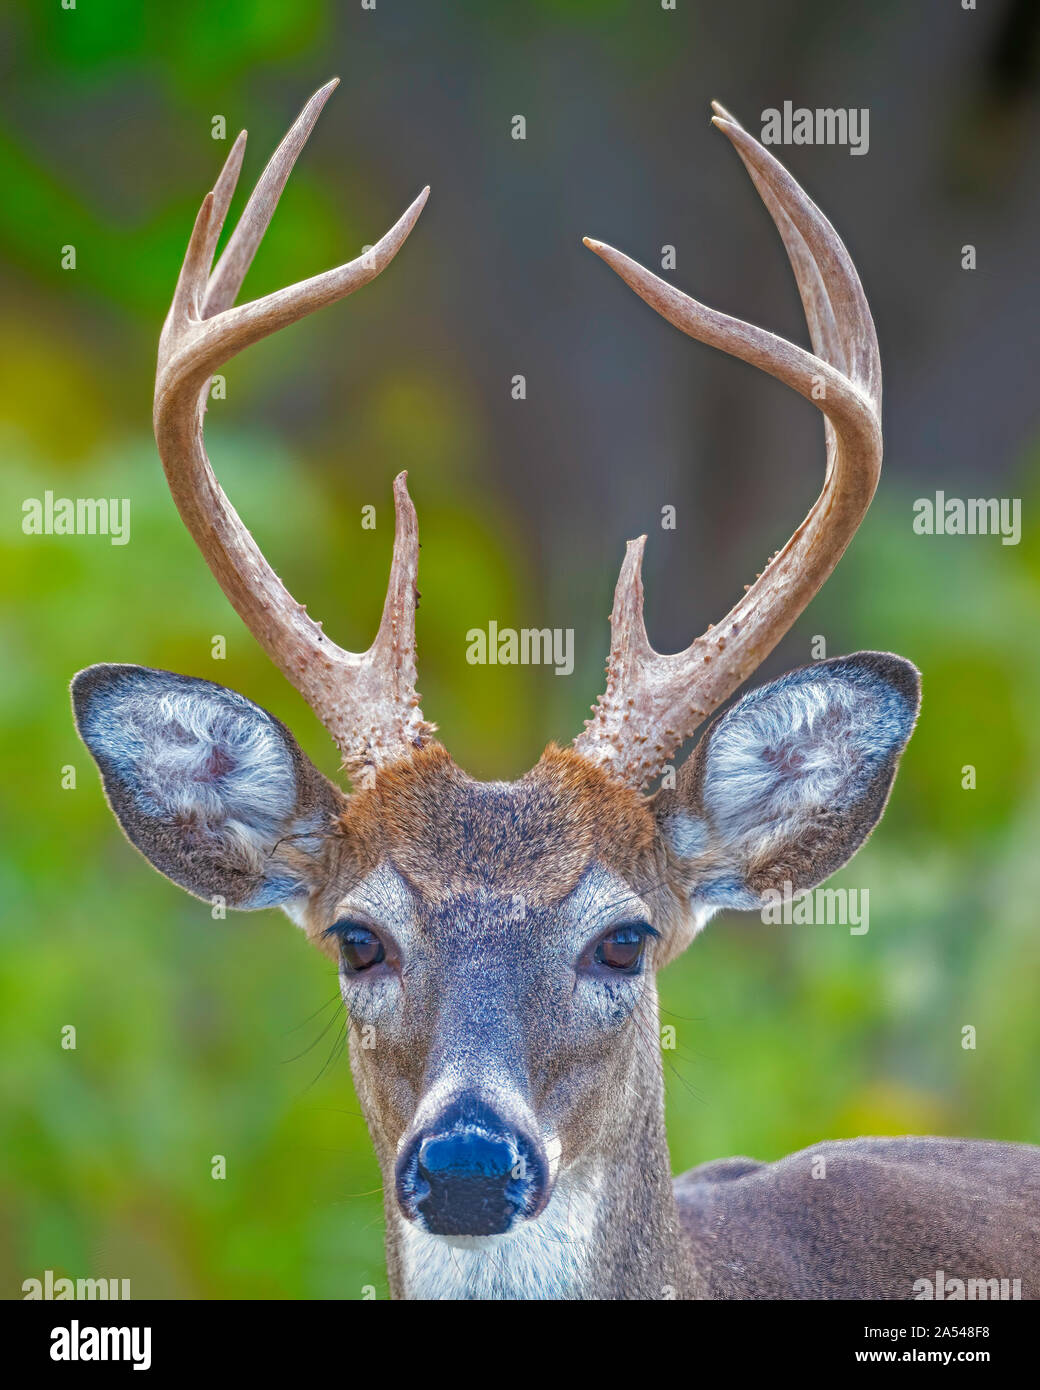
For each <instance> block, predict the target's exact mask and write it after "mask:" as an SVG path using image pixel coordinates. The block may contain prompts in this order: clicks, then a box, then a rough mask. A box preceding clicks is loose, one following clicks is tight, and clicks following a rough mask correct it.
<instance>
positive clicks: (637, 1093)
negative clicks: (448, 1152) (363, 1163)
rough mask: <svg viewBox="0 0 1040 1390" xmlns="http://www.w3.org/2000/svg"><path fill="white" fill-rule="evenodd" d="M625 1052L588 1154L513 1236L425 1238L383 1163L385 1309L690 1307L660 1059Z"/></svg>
mask: <svg viewBox="0 0 1040 1390" xmlns="http://www.w3.org/2000/svg"><path fill="white" fill-rule="evenodd" d="M644 1036H645V1035H644ZM633 1049H634V1052H633V1056H632V1058H631V1065H630V1068H629V1071H628V1074H627V1076H626V1077H625V1078H623V1080H622V1084H621V1086H620V1087H619V1088H618V1091H619V1093H618V1094H616V1095H612V1097H611V1101H610V1103H609V1104H608V1105H607V1106H606V1107H605V1111H606V1113H605V1115H604V1119H603V1123H602V1125H601V1128H600V1131H599V1134H598V1136H597V1139H596V1142H595V1143H593V1144H590V1145H589V1148H588V1150H587V1152H586V1154H585V1155H584V1156H583V1157H581V1158H579V1159H578V1160H576V1161H575V1162H573V1163H571V1164H568V1165H566V1166H564V1167H563V1168H561V1170H560V1172H559V1174H558V1176H557V1179H556V1183H555V1186H554V1189H553V1194H552V1197H551V1198H550V1201H549V1204H548V1206H547V1207H546V1209H545V1211H543V1212H542V1213H541V1215H540V1216H539V1217H537V1218H536V1219H535V1220H534V1221H530V1222H527V1223H526V1224H524V1225H523V1226H521V1227H519V1228H518V1229H517V1230H516V1231H515V1232H513V1233H510V1234H508V1235H505V1236H492V1237H484V1238H477V1237H460V1238H457V1239H455V1240H453V1241H452V1242H451V1243H449V1241H448V1239H446V1238H445V1237H443V1236H432V1235H428V1234H427V1233H425V1232H424V1231H421V1230H419V1229H418V1227H416V1226H415V1225H413V1224H412V1223H411V1222H409V1221H407V1220H405V1219H404V1217H402V1216H401V1214H400V1212H399V1211H398V1209H397V1206H396V1203H395V1202H394V1199H393V1190H394V1184H393V1178H392V1169H393V1164H392V1161H391V1162H390V1163H389V1165H388V1164H387V1163H386V1162H382V1167H383V1172H384V1190H385V1191H386V1192H387V1193H388V1194H389V1197H388V1200H387V1203H386V1217H387V1228H386V1243H387V1266H388V1271H389V1277H390V1290H391V1295H392V1296H393V1297H394V1298H413V1299H415V1298H418V1299H569V1298H573V1299H579V1298H580V1299H588V1298H603V1299H640V1298H641V1299H670V1298H684V1297H689V1296H690V1272H689V1267H688V1254H687V1252H686V1251H685V1249H684V1246H683V1241H682V1237H681V1234H680V1228H679V1219H678V1212H677V1209H676V1205H675V1198H674V1196H673V1192H672V1181H671V1176H670V1164H669V1157H668V1146H667V1143H666V1140H665V1131H664V1086H663V1078H662V1068H661V1058H660V1054H659V1053H658V1052H657V1051H656V1049H651V1047H650V1046H648V1045H647V1044H646V1043H645V1042H643V1041H642V1039H641V1038H636V1039H634V1041H633ZM381 1159H382V1155H381Z"/></svg>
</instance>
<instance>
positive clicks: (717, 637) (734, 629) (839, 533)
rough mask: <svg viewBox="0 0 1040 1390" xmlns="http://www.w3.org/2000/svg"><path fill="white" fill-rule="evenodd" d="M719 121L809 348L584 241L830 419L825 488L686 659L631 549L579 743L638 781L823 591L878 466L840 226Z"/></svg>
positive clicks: (658, 304) (875, 398) (860, 311)
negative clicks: (667, 638)
mask: <svg viewBox="0 0 1040 1390" xmlns="http://www.w3.org/2000/svg"><path fill="white" fill-rule="evenodd" d="M712 105H713V108H714V111H715V116H714V118H713V119H714V124H715V125H717V126H718V127H719V129H720V130H721V131H723V133H724V134H725V135H726V136H727V137H728V139H729V140H730V141H731V143H732V144H733V145H734V146H735V147H736V150H737V153H738V154H739V155H740V158H741V159H742V160H743V162H744V166H745V168H746V169H747V171H748V173H749V174H750V175H751V179H752V182H753V183H754V185H755V187H756V188H757V190H758V192H759V195H760V196H761V198H762V201H763V202H764V203H765V205H766V208H767V209H768V211H769V213H770V215H771V217H772V218H773V221H774V222H775V223H776V226H777V229H778V230H779V232H780V236H781V237H782V239H783V243H784V246H785V248H786V250H787V256H788V259H789V261H790V263H791V268H792V269H793V271H794V274H795V279H796V280H797V282H798V292H799V294H800V296H801V300H802V307H803V309H804V311H805V317H806V320H807V323H808V326H809V335H810V338H811V340H812V346H813V352H811V353H810V352H806V351H805V349H804V348H800V347H796V346H795V345H794V344H793V343H789V342H786V341H785V340H784V339H783V338H778V337H775V336H774V335H773V334H772V333H768V332H766V331H765V330H764V329H762V328H756V327H754V326H753V325H752V324H748V323H744V322H742V321H741V320H740V319H734V318H729V317H728V316H727V315H725V314H720V313H718V312H716V311H715V310H714V309H709V308H707V307H706V306H705V305H703V304H700V303H698V302H697V300H695V299H691V298H690V296H689V295H685V294H681V293H680V292H679V291H678V290H676V289H673V287H672V286H671V285H668V284H666V283H665V282H664V281H663V280H661V279H659V278H658V277H657V276H656V275H653V274H651V273H650V271H648V270H646V269H644V268H643V267H642V266H641V265H638V264H637V263H636V262H635V261H633V260H630V259H629V257H628V256H625V255H623V254H622V253H621V252H620V251H616V250H614V248H613V247H611V246H605V245H604V244H603V243H602V242H598V241H591V240H589V239H588V238H586V241H585V245H586V246H588V247H589V248H590V249H591V250H593V251H595V252H596V254H597V255H598V256H600V257H601V258H602V259H603V260H604V261H606V263H607V264H608V265H609V266H610V267H611V269H612V270H615V271H616V272H617V273H618V275H620V276H621V278H622V279H623V280H624V281H625V283H626V284H627V285H629V286H630V287H631V288H632V289H633V290H635V292H636V294H638V295H639V296H640V297H641V298H642V299H644V300H646V302H647V303H648V304H649V305H650V306H651V308H653V309H655V310H656V311H657V312H658V313H659V314H661V315H662V317H664V318H666V319H667V320H668V322H669V323H671V324H674V326H675V327H676V328H680V329H682V331H683V332H684V333H687V334H689V336H690V337H691V338H696V339H698V340H699V341H700V342H703V343H708V344H710V345H711V346H713V347H717V348H721V349H722V351H723V352H728V353H730V354H731V355H732V356H734V357H739V358H740V359H741V360H742V361H744V362H748V363H750V364H751V365H752V366H755V367H760V368H761V369H762V370H763V371H765V372H768V373H769V374H770V376H774V377H776V378H777V379H778V380H779V381H782V382H784V383H785V385H787V386H790V387H791V388H792V389H793V390H795V391H797V392H798V393H799V395H802V396H804V397H805V398H806V400H809V401H812V403H813V404H814V405H816V406H817V407H818V408H819V409H820V410H821V411H822V412H823V415H824V417H825V424H824V432H825V436H826V445H827V471H826V475H825V478H824V484H823V491H822V492H821V493H820V496H819V498H818V499H817V500H816V502H815V503H814V504H813V507H812V508H811V510H810V512H809V514H808V516H807V517H806V518H805V520H804V521H803V522H802V524H801V525H800V526H799V527H798V529H797V530H796V531H795V533H794V535H793V536H792V537H791V539H790V540H789V541H788V542H787V544H786V545H785V546H784V548H783V549H782V550H781V551H780V552H779V553H778V554H777V555H776V556H775V557H774V558H773V559H772V560H771V561H770V563H769V564H768V565H767V566H766V568H765V569H764V570H763V572H762V574H761V575H760V576H759V578H758V579H757V581H756V582H755V583H754V584H752V585H751V586H750V587H749V588H748V589H747V592H746V593H745V595H744V597H743V598H742V599H741V600H740V601H739V602H738V603H737V604H736V605H735V606H734V607H733V608H732V609H731V610H730V612H729V613H728V614H727V615H726V617H725V618H724V619H723V620H722V621H721V622H720V623H717V624H715V625H714V626H713V627H710V628H709V629H708V631H707V632H706V633H704V635H703V636H701V637H698V638H697V639H696V641H694V642H693V643H691V645H690V646H689V647H687V648H686V650H685V651H682V652H677V653H675V654H674V655H670V656H665V655H661V654H660V653H659V652H655V651H654V650H653V648H652V647H651V646H650V643H649V640H648V639H647V635H646V627H645V625H644V622H643V583H642V578H641V574H640V570H641V566H642V558H643V546H644V544H645V542H646V537H645V536H641V537H640V538H639V539H638V540H635V541H630V542H629V544H628V549H627V552H626V555H625V561H624V564H623V566H622V569H621V576H620V578H619V579H618V584H617V590H616V592H615V595H614V607H613V611H612V613H611V618H610V626H611V645H610V657H609V660H608V663H607V688H606V692H605V693H604V694H603V695H602V696H600V699H599V701H598V703H597V705H596V706H595V707H594V709H593V717H592V719H591V720H589V721H588V722H587V723H586V726H585V732H584V733H582V734H579V736H578V737H577V739H575V741H574V746H575V748H576V749H577V750H578V751H579V752H580V753H582V754H584V755H585V756H586V757H587V758H590V759H591V760H592V761H594V762H597V763H601V764H603V765H605V766H607V767H609V769H610V770H611V771H612V772H613V773H614V775H615V776H617V777H619V778H621V779H622V780H623V781H626V782H629V783H630V784H632V785H634V786H637V787H643V786H645V785H646V784H647V783H648V782H649V781H650V780H651V779H652V778H653V777H655V776H657V775H658V774H659V773H660V772H661V771H662V770H663V768H664V767H665V765H666V764H667V762H668V760H669V759H670V757H671V755H672V754H673V753H674V752H675V750H676V748H678V747H679V745H680V744H681V743H682V742H683V741H684V740H685V739H687V738H689V737H690V735H691V734H692V733H693V732H694V730H695V729H696V728H697V727H698V725H700V724H701V723H702V721H703V720H704V719H706V718H707V717H708V715H710V714H711V713H712V712H713V711H714V710H715V709H717V708H718V707H719V705H721V704H722V703H723V701H724V700H726V699H727V698H728V697H729V696H730V695H731V694H732V693H733V691H734V690H736V688H737V687H738V686H739V685H740V684H741V683H742V682H743V681H745V680H746V679H747V677H748V676H749V675H751V673H752V672H753V671H754V670H755V668H756V667H757V666H758V665H759V664H760V663H761V662H762V661H763V660H764V659H765V657H766V656H768V654H769V653H770V652H771V651H772V649H773V648H774V647H775V646H776V644H777V643H778V642H779V641H780V639H781V638H782V637H783V636H784V634H785V633H786V632H787V630H788V629H789V628H790V627H791V625H792V623H794V621H795V619H796V618H797V617H798V615H799V614H800V613H801V612H802V610H803V609H804V608H805V607H806V605H807V604H808V603H809V601H810V600H811V599H812V598H813V596H814V595H815V594H816V593H817V592H818V590H819V589H820V588H821V586H822V585H823V584H824V582H825V581H826V579H827V578H828V576H829V575H830V573H831V571H832V570H833V569H834V567H835V565H836V564H837V563H838V560H839V559H840V558H841V556H842V554H843V552H844V550H845V548H846V546H847V545H848V544H849V541H850V540H851V539H852V537H853V535H854V534H855V532H856V529H857V527H858V526H859V524H860V522H861V521H862V519H863V516H864V514H865V513H866V510H867V508H868V507H869V505H870V501H871V498H872V497H873V495H874V490H875V488H876V487H877V481H878V475H879V473H880V470H881V364H880V360H879V357H878V346H877V337H876V335H875V332H874V324H873V321H872V319H871V317H870V309H869V307H868V305H867V301H866V297H865V295H864V293H863V287H862V285H861V284H860V281H859V276H858V275H857V274H856V269H855V267H854V266H853V264H852V261H851V259H850V258H849V254H848V252H847V251H846V249H845V247H844V246H843V245H842V242H841V240H840V238H839V237H838V234H837V232H835V230H834V228H833V227H832V226H831V224H830V223H829V222H828V221H827V219H826V218H825V217H824V216H823V214H822V213H821V212H820V210H819V209H818V208H817V207H816V206H815V204H814V203H812V202H811V201H810V199H809V198H807V197H806V195H805V193H803V191H802V190H801V188H799V186H798V185H797V184H796V183H795V181H794V179H792V178H791V176H790V174H788V173H787V171H786V170H785V169H784V168H783V166H782V165H781V164H779V163H778V162H777V161H776V160H775V159H774V158H773V157H772V155H770V154H769V153H768V152H767V151H766V150H764V149H763V148H762V146H761V145H760V144H759V143H758V141H757V140H755V139H753V137H752V136H750V135H749V134H748V133H747V131H745V130H744V129H743V127H742V126H741V125H740V124H739V123H738V122H737V121H736V120H735V119H734V117H732V116H731V115H730V114H729V113H728V112H727V111H726V110H725V109H724V108H723V107H721V106H720V105H719V104H718V102H713V103H712Z"/></svg>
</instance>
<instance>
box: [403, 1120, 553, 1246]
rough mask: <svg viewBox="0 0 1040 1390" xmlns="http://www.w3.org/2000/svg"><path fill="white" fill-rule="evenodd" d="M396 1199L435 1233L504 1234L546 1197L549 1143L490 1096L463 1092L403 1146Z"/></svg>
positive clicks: (539, 1208)
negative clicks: (510, 1116)
mask: <svg viewBox="0 0 1040 1390" xmlns="http://www.w3.org/2000/svg"><path fill="white" fill-rule="evenodd" d="M395 1177H396V1190H397V1201H398V1205H399V1206H400V1208H401V1211H402V1212H403V1214H404V1215H405V1216H406V1217H407V1218H408V1220H410V1221H413V1222H415V1223H416V1224H417V1225H418V1226H420V1227H421V1228H422V1229H423V1230H425V1231H428V1232H429V1233H430V1234H431V1235H443V1236H498V1235H505V1234H506V1232H508V1231H511V1230H513V1229H514V1228H515V1227H516V1226H518V1225H519V1224H520V1223H521V1222H523V1221H528V1220H531V1219H532V1218H533V1217H535V1216H537V1215H538V1214H539V1212H541V1211H542V1210H543V1208H544V1207H545V1205H546V1203H547V1202H548V1200H549V1190H550V1186H551V1182H550V1171H549V1161H548V1157H547V1155H546V1151H545V1146H544V1144H543V1143H542V1142H541V1141H540V1140H539V1139H537V1138H536V1137H535V1136H534V1135H533V1133H531V1132H529V1131H528V1130H527V1128H526V1126H522V1125H520V1124H517V1123H516V1122H515V1121H512V1120H510V1119H507V1118H506V1117H505V1116H504V1115H503V1114H502V1113H500V1111H499V1109H498V1108H496V1107H495V1106H493V1105H491V1104H489V1103H488V1102H487V1101H485V1100H483V1099H481V1098H479V1097H477V1096H474V1095H463V1096H460V1097H458V1098H457V1099H455V1100H454V1101H453V1102H452V1103H451V1104H449V1105H448V1106H447V1107H446V1108H445V1109H444V1110H443V1111H442V1112H441V1113H440V1114H439V1115H438V1116H437V1117H436V1118H435V1119H434V1120H432V1121H431V1122H429V1123H427V1124H425V1125H423V1126H422V1127H421V1128H420V1129H418V1130H417V1131H416V1132H415V1133H414V1134H412V1135H411V1136H409V1137H408V1138H407V1139H406V1141H405V1143H404V1144H403V1145H402V1146H401V1150H400V1153H399V1155H398V1159H397V1168H396V1174H395Z"/></svg>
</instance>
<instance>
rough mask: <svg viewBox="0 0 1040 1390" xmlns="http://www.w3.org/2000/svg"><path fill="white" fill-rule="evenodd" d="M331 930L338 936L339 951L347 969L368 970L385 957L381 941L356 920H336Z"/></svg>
mask: <svg viewBox="0 0 1040 1390" xmlns="http://www.w3.org/2000/svg"><path fill="white" fill-rule="evenodd" d="M332 930H333V931H334V932H335V933H336V935H337V937H339V953H340V955H341V956H342V957H343V963H344V964H345V965H346V966H347V968H348V970H354V971H361V970H369V969H371V967H372V966H373V965H378V964H379V962H380V961H381V960H385V959H386V951H385V950H384V948H383V943H382V942H381V941H380V939H379V937H378V936H376V934H375V932H374V931H369V929H368V928H367V927H362V926H360V925H359V924H358V923H357V922H337V923H336V925H335V927H333V929H332Z"/></svg>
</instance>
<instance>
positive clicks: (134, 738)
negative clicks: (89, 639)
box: [72, 665, 346, 915]
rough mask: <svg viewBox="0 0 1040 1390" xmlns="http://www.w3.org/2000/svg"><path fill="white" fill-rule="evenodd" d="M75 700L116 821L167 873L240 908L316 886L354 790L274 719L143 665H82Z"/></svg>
mask: <svg viewBox="0 0 1040 1390" xmlns="http://www.w3.org/2000/svg"><path fill="white" fill-rule="evenodd" d="M72 704H73V709H74V711H75V716H76V727H77V728H78V730H79V733H80V737H81V738H82V739H83V742H84V743H85V744H86V745H87V747H88V748H89V749H90V752H91V754H92V755H93V757H94V760H95V762H96V763H97V765H98V767H99V769H100V771H101V779H102V782H103V783H104V787H105V794H106V796H107V797H108V802H109V805H110V806H111V808H112V811H113V813H114V815H115V817H116V819H117V820H118V821H119V824H120V825H121V826H122V828H123V830H124V832H125V833H126V836H127V838H128V839H129V840H130V842H131V844H133V845H135V846H136V847H137V849H139V850H140V851H141V853H142V854H143V855H144V856H145V858H146V859H148V860H149V861H150V862H151V863H152V864H154V866H155V867H156V868H157V869H158V870H159V872H160V873H162V874H165V875H166V877H167V878H169V879H172V880H173V882H174V883H176V884H179V885H180V887H182V888H186V889H187V890H188V892H189V893H194V894H195V895H196V896H197V897H200V898H205V899H208V900H210V901H212V900H213V899H214V898H215V897H218V896H219V897H220V898H222V899H223V900H224V902H225V903H226V904H227V906H229V907H236V908H259V907H276V906H281V907H285V908H286V909H287V910H288V909H291V906H292V904H293V902H294V901H295V902H302V901H303V900H305V899H306V897H307V895H309V894H310V892H311V891H312V890H313V889H314V888H316V887H318V886H319V883H320V857H321V848H322V844H323V841H324V838H325V836H326V835H327V833H328V831H329V830H330V828H331V824H332V821H333V819H334V818H335V817H336V816H337V815H338V814H339V813H340V811H341V810H342V809H343V807H344V805H345V804H346V797H345V796H344V794H343V793H342V792H341V791H340V790H339V789H338V788H337V787H335V786H333V784H332V783H331V782H329V781H328V780H327V779H326V778H325V777H323V776H322V774H321V773H320V772H319V771H318V770H317V768H316V767H315V766H314V765H313V763H311V762H310V760H309V759H308V758H307V757H306V755H305V754H304V753H302V752H301V751H300V749H299V747H298V746H297V743H296V740H295V739H294V738H293V736H292V735H291V734H290V733H289V730H288V729H287V728H286V727H285V725H284V724H282V723H280V721H279V720H277V719H275V718H274V716H273V715H270V714H268V713H267V711H266V710H262V709H261V708H260V707H259V705H254V704H253V703H252V701H251V700H247V699H246V698H245V697H244V696H243V695H238V694H236V693H235V691H233V690H228V689H227V688H226V687H224V686H222V685H215V684H213V682H212V681H206V680H197V679H195V678H193V677H190V676H177V675H173V674H171V673H170V672H169V671H154V670H151V669H149V668H148V667H145V666H116V665H102V666H90V667H88V668H87V669H86V670H85V671H80V673H79V674H78V675H77V676H76V677H75V679H74V680H73V682H72ZM290 915H292V913H291V911H290Z"/></svg>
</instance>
